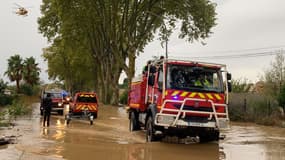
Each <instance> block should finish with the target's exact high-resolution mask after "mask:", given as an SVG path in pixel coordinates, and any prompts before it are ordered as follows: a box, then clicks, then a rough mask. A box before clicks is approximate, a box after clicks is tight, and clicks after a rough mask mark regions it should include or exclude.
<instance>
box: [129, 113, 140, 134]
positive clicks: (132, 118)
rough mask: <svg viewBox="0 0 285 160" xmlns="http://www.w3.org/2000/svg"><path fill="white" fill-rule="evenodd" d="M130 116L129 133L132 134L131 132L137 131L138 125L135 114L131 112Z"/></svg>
mask: <svg viewBox="0 0 285 160" xmlns="http://www.w3.org/2000/svg"><path fill="white" fill-rule="evenodd" d="M130 114H131V115H130V123H129V130H130V132H132V131H136V130H138V129H139V127H138V125H139V124H138V120H137V118H136V115H135V112H131V113H130Z"/></svg>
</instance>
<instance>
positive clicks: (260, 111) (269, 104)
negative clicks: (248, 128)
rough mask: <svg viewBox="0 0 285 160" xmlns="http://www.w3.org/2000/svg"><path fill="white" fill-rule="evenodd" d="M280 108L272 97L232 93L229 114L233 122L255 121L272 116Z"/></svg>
mask: <svg viewBox="0 0 285 160" xmlns="http://www.w3.org/2000/svg"><path fill="white" fill-rule="evenodd" d="M277 108H278V102H277V101H276V100H274V99H273V98H272V97H269V96H265V95H261V94H256V93H231V94H230V95H229V114H230V118H231V119H232V120H246V121H254V120H255V119H260V118H262V117H268V116H270V115H271V114H272V113H273V112H274V111H275V110H276V109H277Z"/></svg>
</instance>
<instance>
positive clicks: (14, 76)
mask: <svg viewBox="0 0 285 160" xmlns="http://www.w3.org/2000/svg"><path fill="white" fill-rule="evenodd" d="M22 61H23V60H22V58H21V57H20V55H18V54H16V55H14V56H11V57H10V58H9V59H8V69H7V71H6V72H5V73H4V74H5V75H7V76H8V77H9V79H10V81H12V82H14V81H16V87H17V93H19V91H20V81H21V80H22V78H23V64H22Z"/></svg>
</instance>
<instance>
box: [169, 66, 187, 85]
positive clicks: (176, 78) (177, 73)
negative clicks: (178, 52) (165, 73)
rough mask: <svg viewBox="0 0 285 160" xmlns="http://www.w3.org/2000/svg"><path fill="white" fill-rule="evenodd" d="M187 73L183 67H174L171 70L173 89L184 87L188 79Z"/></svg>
mask: <svg viewBox="0 0 285 160" xmlns="http://www.w3.org/2000/svg"><path fill="white" fill-rule="evenodd" d="M185 79H186V78H185V73H184V71H183V70H182V68H181V69H180V68H179V69H178V68H173V69H172V71H171V82H170V86H171V88H173V89H179V88H183V87H185V85H186V80H185Z"/></svg>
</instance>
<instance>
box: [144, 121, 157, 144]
mask: <svg viewBox="0 0 285 160" xmlns="http://www.w3.org/2000/svg"><path fill="white" fill-rule="evenodd" d="M154 133H155V131H154V126H153V118H152V116H149V117H148V119H147V122H146V141H147V142H153V141H155V140H156V137H155V135H154Z"/></svg>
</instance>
